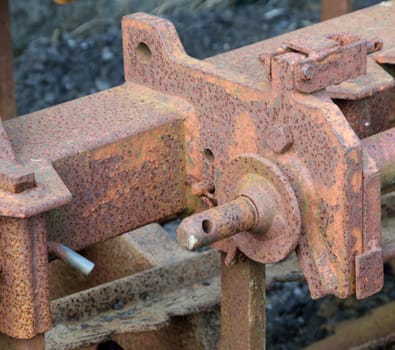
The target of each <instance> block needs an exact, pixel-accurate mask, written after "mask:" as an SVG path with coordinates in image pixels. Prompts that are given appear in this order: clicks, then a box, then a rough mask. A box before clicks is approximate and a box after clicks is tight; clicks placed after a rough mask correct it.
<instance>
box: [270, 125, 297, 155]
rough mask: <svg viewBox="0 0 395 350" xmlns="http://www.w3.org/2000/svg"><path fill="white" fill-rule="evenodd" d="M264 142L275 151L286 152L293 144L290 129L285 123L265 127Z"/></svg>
mask: <svg viewBox="0 0 395 350" xmlns="http://www.w3.org/2000/svg"><path fill="white" fill-rule="evenodd" d="M266 143H267V145H268V146H269V147H270V148H271V149H272V150H273V151H274V152H276V153H284V152H286V151H287V150H288V149H289V148H290V147H291V146H292V144H293V138H292V132H291V129H290V128H289V127H288V126H287V125H280V124H274V125H273V126H271V127H269V128H268V129H267V132H266Z"/></svg>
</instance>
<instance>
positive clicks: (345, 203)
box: [0, 3, 395, 348]
mask: <svg viewBox="0 0 395 350" xmlns="http://www.w3.org/2000/svg"><path fill="white" fill-rule="evenodd" d="M394 11H395V8H394V6H393V3H385V4H383V5H379V6H377V7H374V8H371V9H369V10H365V11H361V12H357V13H356V14H353V15H352V16H349V17H347V20H346V21H345V20H344V18H343V19H341V20H338V19H335V20H333V21H330V22H325V23H321V24H318V25H316V26H313V27H311V28H307V29H302V30H300V31H298V32H297V33H296V34H295V33H292V34H286V35H284V36H281V37H279V38H274V39H270V40H268V41H265V42H263V43H258V44H255V45H251V46H248V47H245V48H242V49H239V50H235V51H233V52H230V53H227V54H224V55H220V56H217V57H215V58H212V59H208V60H206V61H199V60H195V59H193V58H191V57H189V56H187V55H186V54H185V52H184V49H183V47H182V45H181V43H180V41H179V38H178V36H177V33H176V31H175V29H174V27H173V25H172V24H171V23H170V22H168V21H166V20H162V19H159V18H156V17H153V16H149V15H145V14H135V15H131V16H127V17H125V18H124V20H123V44H124V58H125V77H126V81H127V82H126V83H125V84H124V85H122V86H120V87H117V88H114V89H110V90H107V91H104V92H101V93H98V94H94V95H91V96H87V97H84V98H81V99H78V100H75V101H71V102H68V103H66V104H62V105H60V106H56V107H53V108H49V109H47V110H44V111H40V112H36V113H32V114H30V115H27V116H25V117H24V118H17V119H14V120H10V121H6V122H5V123H4V130H3V126H1V128H0V143H1V146H3V147H2V149H1V154H0V158H1V159H2V160H3V161H4V162H11V163H1V164H3V165H4V168H5V170H4V169H3V171H2V173H1V175H0V181H1V184H0V187H1V190H0V214H1V215H2V216H1V217H0V224H1V225H0V233H1V234H0V248H1V249H0V252H1V253H0V256H1V259H0V264H1V267H2V275H1V276H2V278H3V279H4V283H2V284H1V285H0V296H1V298H0V300H1V301H0V314H1V315H0V316H1V317H0V331H2V332H6V333H7V334H9V335H11V336H14V337H20V338H30V337H33V336H35V335H36V334H38V333H41V332H44V331H46V330H47V329H48V328H49V327H50V317H49V301H48V300H49V299H48V274H47V268H48V262H47V249H46V247H47V245H46V242H47V240H51V241H56V242H61V243H64V244H66V245H68V246H70V247H72V248H73V249H77V250H78V249H82V248H86V247H89V246H90V245H92V244H94V243H97V242H99V241H103V240H105V239H108V238H111V237H114V236H117V235H120V234H122V233H124V232H128V231H129V230H131V229H134V228H136V227H140V226H142V225H144V224H147V223H150V222H155V221H160V220H165V219H167V218H171V217H174V216H176V215H179V214H189V213H192V212H194V211H196V210H201V209H202V208H213V207H215V206H216V205H217V204H219V205H220V206H219V207H217V208H215V209H211V211H210V212H209V213H213V212H215V213H218V212H221V211H222V212H221V213H220V214H221V215H219V217H220V221H221V220H222V221H223V222H222V223H223V224H224V225H223V227H224V228H225V229H224V230H222V231H221V230H220V231H218V232H217V233H218V234H217V236H218V237H217V238H223V237H225V236H227V235H229V233H238V232H236V231H245V232H241V233H238V234H236V235H234V236H232V237H230V238H226V239H224V240H222V241H219V242H218V246H219V247H220V248H221V250H223V251H224V252H226V253H227V254H228V255H227V256H228V258H227V264H228V265H230V263H234V262H236V261H237V260H238V261H239V262H240V261H242V260H243V258H244V255H247V256H248V257H249V258H251V259H252V260H254V261H255V262H252V261H249V260H248V261H247V262H246V263H244V265H243V264H240V265H239V266H238V265H236V266H231V267H230V268H229V270H224V271H225V273H224V276H225V279H226V281H228V282H229V281H231V280H232V279H231V278H230V277H229V276H232V275H233V270H234V271H236V272H235V273H236V276H234V277H235V278H240V283H241V285H242V286H243V292H242V293H241V294H240V295H237V298H239V299H240V300H239V301H240V305H241V306H242V308H248V307H251V305H255V306H257V310H259V309H260V308H262V307H263V305H262V303H263V299H261V300H259V298H258V297H256V295H258V294H259V295H262V293H263V289H264V288H263V286H262V285H263V278H261V277H262V276H261V272H262V271H260V272H259V271H258V270H259V269H258V266H259V264H258V263H257V262H261V263H266V262H274V261H279V260H281V259H283V258H285V257H286V256H287V255H288V254H290V253H291V252H292V251H293V250H294V249H295V247H296V246H297V247H296V251H297V254H298V258H299V261H300V263H301V266H302V270H303V273H304V275H305V277H306V280H307V283H308V285H309V288H310V291H311V295H312V297H313V298H318V297H321V296H323V295H326V294H334V295H336V296H338V297H342V298H343V297H347V296H350V295H352V294H354V293H356V295H357V297H358V298H364V297H367V296H369V295H371V294H373V293H375V292H377V291H378V290H379V289H380V288H381V286H382V253H381V252H382V248H381V233H380V228H379V222H378V217H379V215H378V211H379V200H380V198H379V197H380V184H381V187H382V188H383V189H386V188H389V187H391V186H392V185H393V174H394V171H393V169H392V168H393V166H392V162H391V160H393V159H395V154H394V152H393V150H394V147H393V144H394V142H395V141H394V140H395V136H394V135H393V130H392V129H391V130H388V131H384V130H385V129H387V128H388V127H389V125H390V124H391V123H392V122H393V120H394V115H393V103H394V102H393V101H394V100H395V99H394V91H395V90H394V89H395V82H394V79H393V76H392V75H391V74H392V73H391V69H388V65H389V64H391V62H392V58H393V47H394V43H395V32H394V31H391V30H388V28H393V27H394V26H395V16H394ZM340 27H341V28H342V31H343V32H345V33H349V34H336V33H338V28H340ZM375 37H379V38H380V39H372V38H375ZM382 43H383V44H384V51H383V52H382V53H375V54H373V55H372V58H373V59H371V58H368V57H367V55H368V54H370V53H371V52H373V51H375V50H379V49H380V48H381V47H382ZM265 53H268V54H265ZM262 63H263V64H262ZM380 64H385V65H386V67H385V68H386V69H387V71H384V69H383V68H382V67H381V66H380ZM265 70H266V74H265ZM366 70H367V75H366V76H365V77H361V75H363V74H364V73H365V71H366ZM350 79H351V80H350ZM333 84H337V85H333ZM332 99H335V103H334V101H333V100H332ZM364 106H366V107H364ZM361 108H363V109H364V112H363V113H358V111H359V109H361ZM362 124H363V126H362ZM81 130H83V134H81ZM378 131H384V132H383V133H382V134H378V135H374V134H375V133H376V132H378ZM7 134H8V135H7ZM368 135H369V138H368V139H365V140H362V141H361V138H362V137H364V136H368ZM11 146H12V147H11ZM16 161H17V162H18V163H15V162H16ZM1 164H0V170H1ZM7 164H8V165H7ZM10 164H11V165H10ZM262 164H264V166H262ZM268 169H269V170H268ZM380 175H381V179H380ZM262 179H263V180H262ZM262 182H263V183H264V185H262ZM262 193H263V194H262ZM240 196H244V198H243V199H242V202H243V203H239V202H240V201H241V200H240V198H241V197H240ZM238 197H239V199H236V201H238V202H237V203H236V204H237V206H238V208H236V209H238V210H239V209H240V212H238V213H239V214H240V215H237V217H235V218H234V217H233V216H232V214H234V209H235V208H232V210H231V211H229V212H226V209H227V208H229V203H233V204H235V203H234V202H232V201H234V200H235V198H238ZM233 204H232V205H233ZM242 207H243V208H242ZM246 207H247V208H248V209H247V210H245V209H246ZM224 208H225V209H224ZM224 212H226V213H225V214H229V215H222V214H223V213H224ZM206 214H207V213H206ZM197 215H204V212H203V213H201V214H197ZM195 218H196V217H195ZM198 218H202V216H198ZM187 220H188V219H187ZM191 220H192V221H193V218H191V219H189V222H192V221H191ZM232 220H233V221H232ZM198 221H199V222H198V223H199V224H200V225H201V224H202V220H198ZM203 221H204V220H203ZM244 223H247V224H246V225H240V224H244ZM186 224H188V221H186ZM231 224H235V225H233V226H232V225H231ZM236 226H237V227H236ZM199 228H203V229H204V227H203V226H199ZM207 230H208V231H210V229H209V226H207ZM203 231H204V230H203ZM231 231H232V232H231ZM200 233H202V232H200ZM203 237H204V236H203ZM240 252H241V253H243V254H241V253H240ZM210 254H211V253H210ZM233 258H234V259H233ZM196 259H197V258H196ZM180 266H184V265H182V264H179V265H178V264H177V263H175V264H174V265H172V269H173V271H172V273H173V274H174V276H173V275H171V273H170V272H168V273H166V277H164V276H163V275H160V277H161V278H163V280H161V282H160V283H164V284H166V283H174V284H175V285H177V283H181V287H182V288H184V287H185V288H186V289H185V295H184V297H185V299H188V298H190V297H191V295H192V296H194V297H198V296H199V295H198V294H195V292H196V291H197V289H196V288H195V286H193V285H192V286H191V285H188V286H187V285H186V284H183V283H184V282H183V280H177V281H176V280H175V278H176V276H177V273H182V268H181V267H180ZM246 267H247V270H248V271H247V273H246V274H244V272H245V271H244V270H243V269H244V268H246ZM199 268H201V267H198V270H199ZM177 269H178V270H177ZM202 269H203V270H204V268H202ZM203 270H199V271H203ZM239 270H240V271H241V272H242V273H240V275H237V273H238V272H237V271H239ZM177 271H178V272H177ZM243 271H244V272H243ZM162 272H163V271H162ZM202 273H203V272H202ZM198 275H199V273H198ZM147 276H148V277H147ZM150 276H151V277H150ZM152 276H153V275H152V272H150V273H147V274H145V275H144V277H141V276H137V277H136V276H134V277H136V279H135V281H138V282H136V283H137V284H138V286H137V285H134V284H133V288H135V287H136V288H137V287H138V288H140V289H143V288H148V289H149V288H150V286H151V285H152V286H153V285H154V284H156V285H158V283H159V282H158V278H157V276H156V277H155V278H154V277H152ZM259 276H261V277H259ZM146 277H147V278H146ZM200 277H201V276H200ZM200 277H199V276H197V279H198V280H199V278H200ZM139 278H140V280H139ZM258 279H259V283H258V284H256V286H258V287H257V289H256V290H253V289H251V288H252V287H251V285H248V283H247V282H248V281H252V282H254V281H258ZM124 282H125V281H124ZM229 285H230V282H229ZM126 286H128V282H126ZM124 287H125V285H123V284H121V282H119V281H118V282H113V283H112V284H109V285H105V286H101V287H97V289H95V290H94V291H92V290H91V291H85V292H81V293H79V294H78V296H74V297H65V298H63V299H61V300H60V301H57V302H54V305H55V306H56V307H55V309H56V312H55V313H54V319H55V323H56V322H58V323H59V320H60V319H66V320H68V321H70V327H71V328H70V329H72V330H73V332H74V331H75V329H76V328H75V327H77V326H76V324H77V323H76V322H78V321H76V319H78V318H79V317H82V316H84V317H85V316H86V317H88V318H91V317H93V318H94V320H93V319H92V322H93V323H92V325H94V327H96V326H97V327H102V325H101V318H100V317H101V316H100V315H99V311H103V310H104V312H105V313H106V315H107V316H109V317H110V316H111V317H113V316H114V317H115V318H111V320H112V321H111V322H110V324H109V328H108V329H109V330H110V332H112V331H115V330H116V327H117V326H119V324H121V325H122V327H121V328H122V330H124V331H127V330H130V329H135V330H137V329H139V330H141V329H144V327H148V328H149V327H156V326H155V322H156V321H158V320H159V321H158V322H159V323H158V324H160V323H165V322H166V321H167V319H168V314H166V312H165V313H163V314H162V313H160V315H159V317H158V319H157V320H154V321H153V322H151V323H150V322H146V323H144V315H146V314H145V313H144V311H142V312H141V316H142V318H141V319H140V320H138V319H135V320H134V321H135V323H133V322H134V321H133V322H131V323H130V324H129V323H128V322H125V319H124V318H122V317H123V314H122V312H121V311H115V312H113V311H114V310H110V308H111V307H110V306H111V305H115V304H116V305H118V304H117V300H118V299H117V300H116V299H114V298H121V299H122V300H123V301H124V302H125V303H127V304H130V303H133V301H132V300H131V298H130V296H128V295H127V291H126V289H125V288H124ZM129 287H130V286H129ZM167 287H168V286H166V285H163V288H164V291H166V290H168V289H166V288H167ZM189 287H191V288H189ZM237 287H238V286H237ZM237 287H234V289H233V290H232V288H230V289H229V290H228V289H226V291H227V292H229V298H228V299H227V298H226V297H225V298H224V306H223V307H224V309H225V310H231V304H232V303H234V301H236V302H237V300H238V299H237V298H236V297H235V294H234V293H235V292H237V291H238V289H237ZM117 288H119V290H118V289H117ZM152 288H153V287H152ZM116 289H117V290H116ZM129 289H130V288H129ZM96 292H97V293H96ZM120 293H121V294H120ZM125 293H126V294H125ZM169 293H170V292H169ZM224 295H226V294H224ZM174 297H175V298H176V297H177V296H176V295H175V296H174ZM188 302H190V303H189V304H188V306H187V307H186V309H187V311H188V312H191V310H193V309H194V308H195V307H197V306H196V305H197V304H194V302H195V300H192V301H191V300H188ZM158 305H159V304H158ZM144 306H147V305H146V304H144ZM241 306H240V307H241ZM170 309H171V310H170V311H169V313H170V314H174V315H178V312H179V310H177V311H174V310H173V309H172V308H170ZM133 310H134V309H133V306H132V307H131V309H128V312H133ZM240 310H241V309H240ZM148 311H149V310H147V312H148ZM151 311H152V310H151ZM184 311H185V310H184ZM184 311H183V312H184ZM244 311H245V310H244ZM247 312H250V310H247ZM246 315H247V316H248V313H247V314H246V313H238V314H236V316H235V319H232V320H231V322H235V321H237V319H236V318H237V317H239V316H240V319H242V318H243V317H245V316H246ZM251 315H252V316H254V317H257V318H255V319H254V317H253V318H252V319H248V322H247V323H246V325H245V326H246V327H247V328H246V329H243V330H242V331H243V334H242V335H243V337H240V339H243V340H242V342H241V343H240V344H247V345H246V346H250V347H251V348H254V346H255V347H256V348H260V347H261V348H262V347H264V343H263V342H262V339H261V338H262V334H261V333H262V332H261V333H259V330H258V331H257V330H256V329H254V327H253V325H254V322H258V323H259V324H263V319H262V318H260V317H261V314H259V313H256V314H253V313H251ZM130 316H131V313H129V314H128V317H130ZM151 316H152V315H151ZM161 317H162V318H161ZM247 318H248V317H247ZM140 321H141V322H140ZM73 322H75V323H73ZM236 324H237V322H236ZM230 325H231V326H230V327H229V328H228V329H232V327H234V325H232V324H230ZM73 327H74V328H73ZM94 327H92V329H93V328H94ZM92 332H93V331H92ZM106 332H107V330H103V333H101V334H100V335H99V336H98V337H96V338H95V339H96V340H95V341H98V340H100V339H104V338H103V337H104V336H103V334H107V333H106ZM60 333H62V332H60ZM225 333H226V334H227V335H229V337H230V338H231V337H232V336H234V334H233V333H232V331H226V332H225ZM62 334H63V335H62V337H64V338H63V340H62V342H63V343H62V344H65V343H66V342H68V341H70V335H66V334H65V333H62ZM73 334H74V333H73ZM62 337H60V338H59V339H61V338H62ZM226 337H227V336H226ZM230 338H229V339H230ZM75 339H79V340H81V337H76V338H75ZM226 342H228V340H226V341H224V342H223V344H227V343H226ZM77 343H78V342H75V343H74V345H75V346H77V345H76V344H77ZM78 344H80V345H81V344H87V343H84V341H83V340H81V342H80V343H78ZM228 344H230V343H228ZM251 344H252V345H251ZM254 344H255V345H254ZM224 346H225V345H224ZM229 346H230V345H229Z"/></svg>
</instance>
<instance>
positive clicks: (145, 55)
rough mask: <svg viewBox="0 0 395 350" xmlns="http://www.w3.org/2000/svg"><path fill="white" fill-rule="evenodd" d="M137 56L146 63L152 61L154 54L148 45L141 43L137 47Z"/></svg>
mask: <svg viewBox="0 0 395 350" xmlns="http://www.w3.org/2000/svg"><path fill="white" fill-rule="evenodd" d="M137 56H138V57H139V58H140V59H141V60H142V61H144V62H145V63H148V62H149V61H151V56H152V53H151V50H150V48H149V47H148V45H147V44H146V43H143V42H141V43H139V44H138V45H137Z"/></svg>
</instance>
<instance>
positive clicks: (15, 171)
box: [0, 160, 36, 193]
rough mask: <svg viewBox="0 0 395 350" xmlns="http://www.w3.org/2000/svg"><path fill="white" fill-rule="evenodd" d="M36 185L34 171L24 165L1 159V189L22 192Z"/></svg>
mask: <svg viewBox="0 0 395 350" xmlns="http://www.w3.org/2000/svg"><path fill="white" fill-rule="evenodd" d="M35 186H36V181H35V178H34V173H33V171H32V170H31V169H27V168H26V167H23V166H22V165H20V164H18V163H15V162H10V161H6V160H0V189H2V190H5V191H8V192H11V193H20V192H23V191H26V190H29V189H31V188H33V187H35Z"/></svg>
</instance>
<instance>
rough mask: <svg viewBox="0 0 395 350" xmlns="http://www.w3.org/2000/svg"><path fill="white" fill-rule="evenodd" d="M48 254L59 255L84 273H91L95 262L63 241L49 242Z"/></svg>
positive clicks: (58, 256)
mask: <svg viewBox="0 0 395 350" xmlns="http://www.w3.org/2000/svg"><path fill="white" fill-rule="evenodd" d="M47 247H48V254H50V255H52V256H54V257H57V258H59V259H61V260H63V261H64V262H66V263H67V264H68V265H70V266H72V267H74V268H75V269H76V270H78V271H80V272H81V273H83V274H84V275H89V274H90V273H91V272H92V270H93V269H94V267H95V264H94V263H93V262H92V261H90V260H88V259H86V258H84V257H83V256H82V255H80V254H78V253H77V252H75V251H74V250H72V249H70V248H69V247H66V246H65V245H64V244H62V243H58V242H47Z"/></svg>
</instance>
